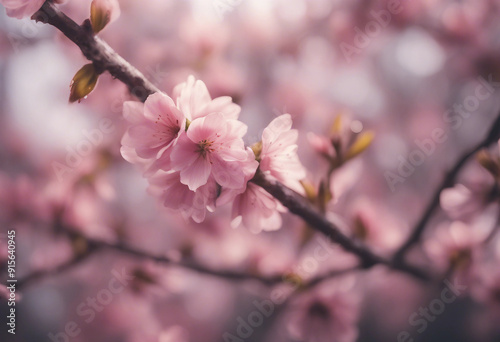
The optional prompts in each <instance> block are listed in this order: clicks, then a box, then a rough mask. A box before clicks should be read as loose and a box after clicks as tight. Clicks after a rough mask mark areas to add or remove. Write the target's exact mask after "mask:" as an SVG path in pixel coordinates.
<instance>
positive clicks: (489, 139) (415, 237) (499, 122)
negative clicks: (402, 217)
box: [394, 114, 500, 263]
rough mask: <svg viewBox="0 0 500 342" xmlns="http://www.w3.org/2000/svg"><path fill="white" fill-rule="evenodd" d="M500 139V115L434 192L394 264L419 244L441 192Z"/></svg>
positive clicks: (436, 206)
mask: <svg viewBox="0 0 500 342" xmlns="http://www.w3.org/2000/svg"><path fill="white" fill-rule="evenodd" d="M499 138H500V114H499V115H498V117H497V118H496V119H495V121H494V122H493V123H492V125H491V128H490V130H489V132H488V134H487V135H486V137H485V138H484V139H483V140H482V141H480V142H479V143H478V144H477V145H476V146H474V147H473V148H472V149H470V150H469V151H467V152H465V153H464V154H463V155H462V156H461V157H460V158H459V159H458V161H457V162H456V163H455V165H454V166H453V168H452V169H451V170H450V171H449V172H448V173H447V174H446V176H445V177H444V179H443V181H442V182H441V184H440V185H439V187H438V188H437V189H436V190H435V191H434V194H433V195H432V198H431V201H430V202H429V204H428V205H427V207H426V209H425V211H424V213H423V214H422V216H421V218H420V220H419V221H418V222H417V224H416V225H415V227H414V228H413V230H412V233H411V235H410V236H409V237H408V239H407V240H406V242H405V243H404V244H403V245H402V246H401V247H400V249H399V250H398V251H397V252H396V253H395V254H394V262H395V263H401V262H402V261H403V260H404V257H405V254H406V253H407V252H408V251H409V250H410V249H411V247H412V246H413V245H415V244H416V243H418V242H419V241H420V239H421V237H422V234H423V232H424V230H425V227H426V226H427V223H428V222H429V220H430V219H431V217H432V215H433V214H434V212H435V211H436V210H437V208H438V207H439V198H440V195H441V192H442V191H443V190H444V189H446V188H449V187H451V186H453V184H454V183H455V179H456V178H457V176H458V174H459V172H460V171H461V170H462V168H463V167H464V166H465V164H466V163H467V161H468V160H469V158H471V157H472V156H474V155H475V154H476V153H477V152H479V151H480V150H481V149H483V148H485V147H488V146H489V145H491V144H492V143H493V142H495V141H497V140H498V139H499Z"/></svg>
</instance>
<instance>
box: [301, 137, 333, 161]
mask: <svg viewBox="0 0 500 342" xmlns="http://www.w3.org/2000/svg"><path fill="white" fill-rule="evenodd" d="M307 140H308V142H309V144H310V145H311V147H312V148H313V149H314V151H316V152H317V153H318V154H320V155H322V156H323V157H325V158H327V159H332V158H334V157H335V156H336V155H337V153H336V152H335V149H334V148H333V144H332V141H331V139H330V138H328V137H326V136H324V135H317V134H314V133H313V132H309V133H307Z"/></svg>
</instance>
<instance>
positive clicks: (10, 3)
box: [0, 0, 45, 19]
mask: <svg viewBox="0 0 500 342" xmlns="http://www.w3.org/2000/svg"><path fill="white" fill-rule="evenodd" d="M44 2H45V0H0V4H2V5H3V6H4V7H5V9H6V10H7V15H8V16H9V17H12V18H17V19H22V18H25V17H30V16H32V15H33V14H35V12H36V11H38V10H39V9H40V7H42V5H43V3H44Z"/></svg>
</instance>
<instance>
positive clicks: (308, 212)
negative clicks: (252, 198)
mask: <svg viewBox="0 0 500 342" xmlns="http://www.w3.org/2000/svg"><path fill="white" fill-rule="evenodd" d="M252 182H254V183H255V184H257V185H258V186H260V187H262V188H263V189H264V190H266V191H267V192H269V193H270V194H271V195H272V196H273V197H274V198H276V199H277V200H278V201H280V202H281V203H282V204H283V205H284V206H285V207H287V208H288V210H290V212H291V213H293V214H295V215H297V216H300V217H301V218H302V219H303V220H304V221H305V222H307V223H308V224H309V225H310V226H311V227H312V228H314V229H316V230H317V231H319V232H321V233H323V235H325V236H326V237H327V238H329V239H330V240H331V241H333V242H336V243H338V244H339V245H340V246H341V247H342V248H344V249H345V250H346V251H348V252H351V253H353V254H355V255H356V256H358V257H359V259H360V260H361V267H362V268H370V267H372V266H374V265H377V264H381V265H386V266H388V267H390V268H393V269H395V270H399V271H402V272H404V273H407V274H410V275H412V276H415V277H417V278H419V279H422V280H428V279H429V278H430V277H429V275H428V274H427V273H426V272H424V271H422V270H420V269H418V268H416V267H413V266H411V265H407V264H404V263H398V264H396V263H392V262H391V261H390V260H386V259H383V258H382V257H380V256H378V255H376V254H374V253H372V252H371V251H370V250H369V249H367V248H366V247H365V246H363V245H361V244H359V243H357V242H355V241H353V240H351V239H349V238H348V237H347V236H345V235H344V234H342V233H341V231H340V230H339V229H338V227H336V226H335V225H334V224H333V223H332V222H330V221H328V220H327V219H326V218H325V217H324V216H323V215H322V214H321V213H320V212H319V211H318V210H317V209H316V208H315V207H314V206H313V205H312V204H311V203H309V202H308V201H307V200H306V199H305V198H304V197H302V196H301V195H300V194H298V193H296V192H295V191H293V190H291V189H289V188H287V187H286V186H284V185H283V184H281V183H279V182H277V181H272V180H269V179H266V178H265V177H263V175H262V174H258V175H257V176H256V177H255V178H254V179H253V180H252Z"/></svg>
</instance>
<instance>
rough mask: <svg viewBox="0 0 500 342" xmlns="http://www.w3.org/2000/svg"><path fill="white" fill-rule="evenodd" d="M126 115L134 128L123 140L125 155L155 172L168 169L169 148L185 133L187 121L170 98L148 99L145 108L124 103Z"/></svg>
mask: <svg viewBox="0 0 500 342" xmlns="http://www.w3.org/2000/svg"><path fill="white" fill-rule="evenodd" d="M123 115H124V117H125V119H126V120H127V121H129V122H130V123H131V124H132V126H131V127H130V128H129V129H128V131H127V132H126V133H125V135H124V136H123V139H122V149H121V152H122V156H123V157H124V158H125V159H126V160H127V161H129V162H131V163H134V164H141V165H143V166H145V168H146V169H148V168H150V167H151V166H152V165H153V164H154V165H155V166H156V167H154V168H153V170H152V171H156V170H157V169H159V168H160V167H163V168H168V163H169V160H170V158H169V153H170V151H169V149H170V147H171V146H172V145H173V143H174V141H175V140H176V139H177V137H178V136H179V134H180V133H181V132H182V131H184V128H185V124H186V119H185V118H184V115H183V114H182V113H181V112H180V111H179V109H177V107H176V106H175V103H174V101H173V100H172V99H171V98H170V97H168V96H167V95H164V94H160V93H156V94H153V95H151V96H149V97H148V98H147V100H146V102H145V103H144V105H142V104H140V103H137V102H125V103H124V106H123Z"/></svg>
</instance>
